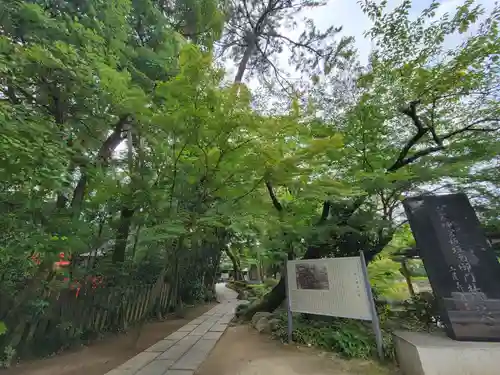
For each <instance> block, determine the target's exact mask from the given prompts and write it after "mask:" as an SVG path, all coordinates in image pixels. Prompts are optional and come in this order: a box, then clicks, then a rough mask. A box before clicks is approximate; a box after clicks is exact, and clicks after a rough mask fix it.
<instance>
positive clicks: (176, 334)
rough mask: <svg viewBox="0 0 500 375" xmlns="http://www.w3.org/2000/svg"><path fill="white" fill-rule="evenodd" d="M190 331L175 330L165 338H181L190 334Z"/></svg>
mask: <svg viewBox="0 0 500 375" xmlns="http://www.w3.org/2000/svg"><path fill="white" fill-rule="evenodd" d="M188 333H189V332H183V331H175V332H174V333H172V334H171V335H170V336H167V337H165V340H180V339H183V338H184V337H186V336H187V335H188Z"/></svg>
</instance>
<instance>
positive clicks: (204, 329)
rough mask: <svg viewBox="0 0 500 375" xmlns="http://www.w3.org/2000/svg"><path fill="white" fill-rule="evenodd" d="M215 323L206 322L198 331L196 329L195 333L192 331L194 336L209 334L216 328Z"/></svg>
mask: <svg viewBox="0 0 500 375" xmlns="http://www.w3.org/2000/svg"><path fill="white" fill-rule="evenodd" d="M214 324H215V323H214V322H205V323H202V324H200V325H199V326H198V327H197V328H196V329H194V330H193V331H191V334H193V335H204V334H205V333H207V332H208V331H209V330H210V328H212V327H213V326H214Z"/></svg>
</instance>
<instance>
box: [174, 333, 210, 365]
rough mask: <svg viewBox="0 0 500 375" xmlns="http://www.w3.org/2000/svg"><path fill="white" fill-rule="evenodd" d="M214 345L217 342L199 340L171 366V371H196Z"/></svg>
mask: <svg viewBox="0 0 500 375" xmlns="http://www.w3.org/2000/svg"><path fill="white" fill-rule="evenodd" d="M216 343H217V340H205V339H201V340H200V341H198V342H197V343H196V344H195V345H194V346H193V347H192V348H191V350H189V351H188V352H187V353H186V354H184V355H183V356H182V358H181V359H179V360H178V361H177V362H175V363H174V364H173V365H172V369H178V370H196V369H197V368H198V367H199V366H200V365H201V364H202V363H203V361H204V360H205V359H206V358H207V357H208V354H209V353H210V351H211V350H212V349H213V347H214V346H215V344H216Z"/></svg>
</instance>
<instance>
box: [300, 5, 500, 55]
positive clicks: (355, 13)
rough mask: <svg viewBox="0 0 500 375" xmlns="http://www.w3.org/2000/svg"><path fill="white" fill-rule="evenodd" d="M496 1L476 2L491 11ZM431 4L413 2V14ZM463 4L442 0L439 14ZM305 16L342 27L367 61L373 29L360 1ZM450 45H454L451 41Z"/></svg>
mask: <svg viewBox="0 0 500 375" xmlns="http://www.w3.org/2000/svg"><path fill="white" fill-rule="evenodd" d="M495 1H496V0H476V3H477V4H482V5H483V6H484V7H485V8H486V9H487V10H491V9H492V8H493V6H494V4H495ZM401 2H402V0H389V7H391V8H393V7H395V6H397V5H398V4H401ZM431 2H432V1H431V0H413V9H412V14H413V15H415V16H417V15H418V14H420V12H421V11H422V10H423V9H425V8H426V7H427V6H429V4H431ZM463 3H464V0H441V7H440V8H439V12H438V14H444V13H446V12H450V13H453V11H454V10H455V9H456V7H457V6H459V5H462V4H463ZM305 15H307V16H308V17H310V18H312V19H314V21H315V22H316V25H317V26H318V27H319V28H321V29H326V28H327V27H329V26H331V25H335V26H342V27H343V31H342V33H343V34H344V35H346V36H349V35H350V36H354V37H355V38H356V47H357V48H358V51H359V56H360V59H361V61H363V62H365V61H367V58H368V55H369V53H370V49H371V43H370V41H369V40H368V39H366V38H365V37H363V33H364V32H365V31H366V30H368V29H369V28H370V27H371V22H370V20H369V19H368V17H366V15H365V14H363V12H362V11H361V7H360V6H359V4H358V0H329V1H328V4H327V5H326V6H324V7H321V8H316V9H312V10H308V11H307V13H305ZM455 41H456V40H455ZM450 43H452V41H451V40H450Z"/></svg>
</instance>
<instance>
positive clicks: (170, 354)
mask: <svg viewBox="0 0 500 375" xmlns="http://www.w3.org/2000/svg"><path fill="white" fill-rule="evenodd" d="M199 339H200V337H199V336H187V337H184V338H183V339H182V340H180V341H179V342H178V343H177V344H175V345H174V346H172V347H171V348H170V349H168V350H167V351H166V352H164V353H163V354H161V355H160V356H159V357H158V359H173V360H174V361H176V360H178V359H179V358H180V357H182V356H183V354H184V353H186V352H187V351H188V350H189V349H190V348H191V347H192V346H193V345H194V344H195V343H196V342H197V341H198V340H199Z"/></svg>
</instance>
